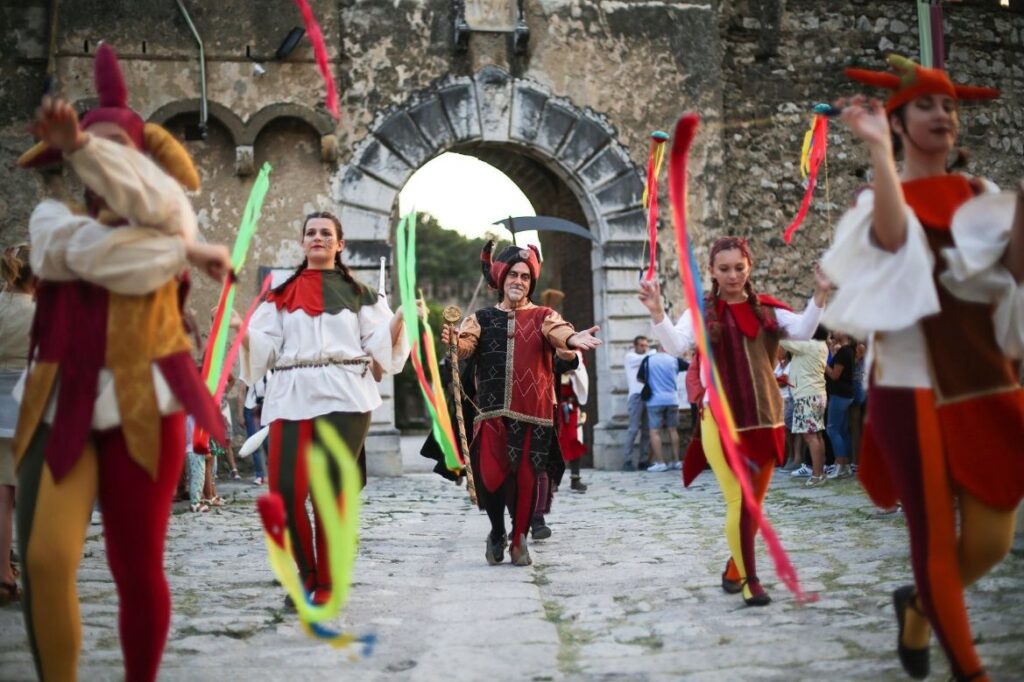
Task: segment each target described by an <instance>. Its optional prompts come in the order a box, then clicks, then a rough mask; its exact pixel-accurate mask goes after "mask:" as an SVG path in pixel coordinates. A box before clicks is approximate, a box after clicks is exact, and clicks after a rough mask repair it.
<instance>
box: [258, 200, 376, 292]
mask: <svg viewBox="0 0 1024 682" xmlns="http://www.w3.org/2000/svg"><path fill="white" fill-rule="evenodd" d="M316 218H323V219H325V220H329V221H331V223H332V224H333V225H334V236H335V238H336V239H337V240H338V241H339V242H340V241H341V240H342V239H344V238H345V232H344V230H343V229H342V227H341V221H340V220H338V218H337V216H335V215H334V214H333V213H330V212H329V211H314V212H313V213H310V214H308V215H307V216H306V219H305V220H303V221H302V232H301V234H303V235H305V233H306V225H308V224H309V221H310V220H314V219H316ZM308 267H309V259H308V258H303V259H302V262H301V263H299V267H297V268H295V272H293V273H292V274H291V277H289V278H288V279H286V280H285V281H284V282H283V283H281V284H279V285H278V286H276V287H274V288H273V289H272V290H271V291H272V292H273V293H274V294H275V295H277V296H279V295H281V294H282V293H284V290H285V289H287V288H288V285H289V284H291V283H292V281H293V280H294V279H295V278H296V277H298V276H299V275H301V274H302V271H303V270H305V269H306V268H308ZM334 269H335V270H338V271H340V272H341V276H342V278H343V279H344V280H345V281H346V282H348V283H349V284H351V285H352V288H353V289H355V291H356V293H357V294H361V293H363V285H362V284H360V283H359V281H358V280H356V278H355V277H353V276H352V271H351V270H349V268H348V266H347V265H345V264H344V263H342V262H341V251H338V252H336V253H335V254H334Z"/></svg>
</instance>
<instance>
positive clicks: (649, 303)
mask: <svg viewBox="0 0 1024 682" xmlns="http://www.w3.org/2000/svg"><path fill="white" fill-rule="evenodd" d="M640 302H641V303H643V304H644V307H645V308H647V310H648V311H649V312H650V313H651V318H652V319H653V320H654V321H655V322H661V320H662V318H664V317H665V305H664V303H663V302H662V300H661V285H660V284H658V281H657V280H653V279H652V280H649V281H648V280H644V281H642V282H640Z"/></svg>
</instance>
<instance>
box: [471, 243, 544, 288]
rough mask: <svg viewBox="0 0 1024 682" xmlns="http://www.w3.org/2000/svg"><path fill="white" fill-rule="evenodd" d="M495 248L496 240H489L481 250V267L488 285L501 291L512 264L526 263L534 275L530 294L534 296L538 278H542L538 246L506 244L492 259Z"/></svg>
mask: <svg viewBox="0 0 1024 682" xmlns="http://www.w3.org/2000/svg"><path fill="white" fill-rule="evenodd" d="M493 250H494V240H489V241H488V242H487V243H486V244H484V248H483V250H482V251H480V269H481V270H482V271H483V273H484V279H486V280H487V284H488V286H490V287H491V288H492V289H497V290H498V291H501V290H502V289H503V287H504V286H505V277H506V276H507V275H508V271H509V270H511V269H512V266H513V265H515V264H516V263H526V267H528V268H530V275H532V279H531V281H530V291H529V294H528V296H533V289H534V287H536V286H537V280H538V279H540V251H538V250H537V247H536V246H534V245H533V244H530V245H529V246H528V247H527V248H523V247H521V246H515V245H512V246H506V247H505V249H504V250H503V251H502V252H501V253H499V254H498V257H497V258H494V259H492V258H491V251H493Z"/></svg>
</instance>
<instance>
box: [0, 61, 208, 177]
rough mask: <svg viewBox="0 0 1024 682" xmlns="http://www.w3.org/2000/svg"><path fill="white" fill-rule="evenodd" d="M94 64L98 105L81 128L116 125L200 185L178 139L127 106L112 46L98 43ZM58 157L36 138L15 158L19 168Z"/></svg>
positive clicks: (49, 162)
mask: <svg viewBox="0 0 1024 682" xmlns="http://www.w3.org/2000/svg"><path fill="white" fill-rule="evenodd" d="M94 66H95V76H94V79H95V82H96V94H97V95H98V97H99V106H98V107H96V108H94V109H90V110H89V111H88V112H87V113H86V114H85V115H84V116H82V121H81V127H82V130H88V129H89V127H90V126H92V125H94V124H96V123H100V122H101V121H105V122H107V123H113V124H115V125H117V126H118V127H120V128H121V129H122V130H124V132H125V133H127V134H128V137H130V138H131V140H132V142H134V143H135V146H136V148H137V149H139V150H140V151H144V152H148V153H149V154H150V156H152V157H153V160H154V161H156V163H157V165H159V166H160V167H161V168H163V169H164V171H165V172H166V173H167V174H168V175H170V176H171V177H172V178H174V179H175V180H177V181H178V182H180V183H181V185H182V186H183V187H185V188H186V189H189V190H192V191H195V190H197V189H199V173H197V172H196V168H195V166H194V165H193V164H192V158H191V157H190V156H189V154H188V152H187V151H186V150H185V148H184V147H183V146H182V145H181V143H180V142H178V141H177V140H176V139H175V138H174V136H173V135H171V134H170V133H169V132H167V130H166V129H165V128H164V127H163V126H161V125H158V124H156V123H146V122H144V121H143V120H142V117H141V116H139V114H138V113H137V112H136V111H135V110H133V109H131V108H130V107H129V106H128V87H127V86H126V85H125V82H124V74H122V73H121V65H120V64H119V63H118V61H117V54H116V53H115V52H114V48H112V47H110V46H109V45H107V44H106V43H101V44H100V46H99V49H98V50H96V60H95V63H94ZM61 161H63V154H62V153H61V151H60V150H59V149H53V148H52V147H50V146H49V145H47V144H46V143H45V142H38V143H36V144H35V145H34V146H33V147H32V148H31V149H29V150H28V151H27V152H25V153H24V154H22V155H21V156H20V157H19V158H18V165H19V166H20V167H22V168H40V167H43V166H49V165H52V164H55V163H60V162H61Z"/></svg>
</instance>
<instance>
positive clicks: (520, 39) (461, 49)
mask: <svg viewBox="0 0 1024 682" xmlns="http://www.w3.org/2000/svg"><path fill="white" fill-rule="evenodd" d="M472 1H473V0H470V2H472ZM452 10H453V12H454V14H455V22H454V27H453V30H452V49H453V50H454V52H455V53H456V54H465V53H466V52H468V51H469V36H470V35H471V34H473V33H504V34H510V35H511V36H512V52H513V53H514V54H516V55H520V56H521V55H524V54H526V49H527V47H528V46H529V43H530V27H529V26H527V25H526V19H525V18H524V14H523V0H516V21H515V24H513V25H512V26H507V27H496V28H482V27H473V26H470V25H469V22H467V21H466V0H452Z"/></svg>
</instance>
